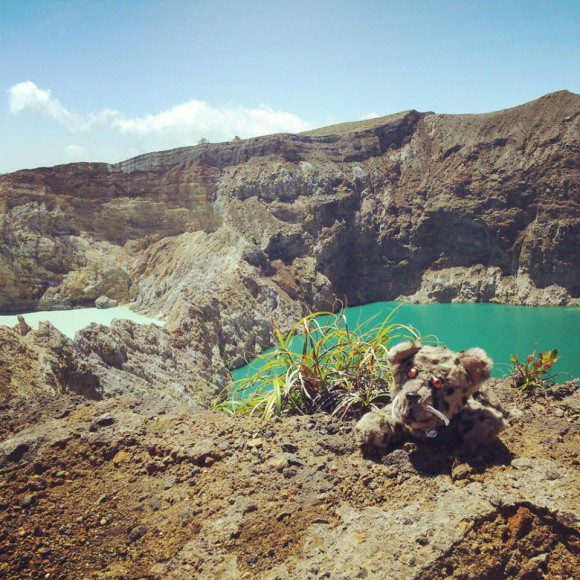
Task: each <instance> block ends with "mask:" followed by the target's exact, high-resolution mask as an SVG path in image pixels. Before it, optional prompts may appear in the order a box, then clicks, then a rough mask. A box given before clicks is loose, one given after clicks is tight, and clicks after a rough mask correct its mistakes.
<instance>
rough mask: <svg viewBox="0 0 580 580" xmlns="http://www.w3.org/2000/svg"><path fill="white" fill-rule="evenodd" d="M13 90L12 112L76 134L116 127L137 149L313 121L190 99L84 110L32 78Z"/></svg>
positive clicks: (303, 126) (294, 128)
mask: <svg viewBox="0 0 580 580" xmlns="http://www.w3.org/2000/svg"><path fill="white" fill-rule="evenodd" d="M9 92H10V111H11V113H13V114H14V115H18V114H29V113H32V114H37V115H42V116H44V117H47V118H50V119H53V120H54V121H56V122H58V123H59V124H61V125H62V126H63V127H64V128H65V129H67V131H69V132H71V133H75V134H79V133H87V132H96V131H99V132H102V131H105V132H107V131H108V132H111V131H112V132H114V133H116V134H119V135H121V136H124V137H126V138H129V139H130V140H131V141H132V144H133V146H134V147H135V146H136V147H138V148H139V149H143V148H144V147H146V146H149V147H151V148H152V149H154V148H161V147H175V146H179V145H193V144H195V143H197V141H198V140H199V139H200V138H202V137H205V138H207V139H210V140H212V141H216V140H217V141H223V140H228V139H231V138H233V137H234V135H239V136H240V137H256V136H258V135H266V134H269V133H279V132H290V133H296V132H299V131H305V130H307V129H309V127H310V126H309V124H308V123H307V122H306V121H304V120H303V119H301V118H300V117H298V116H297V115H294V114H292V113H288V112H285V111H275V110H273V109H271V108H269V107H266V106H260V107H257V108H249V109H248V108H243V107H236V108H228V107H213V106H211V105H209V104H208V103H206V102H204V101H198V100H191V101H188V102H186V103H182V104H179V105H175V106H173V107H171V108H170V109H167V110H165V111H161V112H159V113H156V114H149V115H145V116H143V117H127V116H125V115H123V114H122V113H120V112H119V111H116V110H114V109H104V110H103V111H100V112H97V113H90V114H88V115H81V114H78V113H75V112H73V111H70V110H69V109H67V108H66V107H64V106H63V105H62V104H61V103H60V102H59V101H58V100H57V99H56V98H54V97H53V96H52V92H51V91H50V89H41V88H39V87H38V86H37V85H36V84H35V83H33V82H31V81H26V82H22V83H18V84H16V85H14V86H13V87H11V88H10V91H9ZM77 147H78V146H76V145H71V146H69V147H67V154H69V155H71V156H73V155H77V154H78V155H80V151H79V150H78V148H77ZM83 152H84V151H83Z"/></svg>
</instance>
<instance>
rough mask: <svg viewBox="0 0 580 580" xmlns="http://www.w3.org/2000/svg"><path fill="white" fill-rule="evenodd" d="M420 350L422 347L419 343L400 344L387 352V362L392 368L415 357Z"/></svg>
mask: <svg viewBox="0 0 580 580" xmlns="http://www.w3.org/2000/svg"><path fill="white" fill-rule="evenodd" d="M422 348H423V345H422V344H421V343H420V342H400V343H399V344H397V345H396V346H394V347H393V348H391V349H390V350H389V354H388V355H387V361H388V363H389V364H390V365H391V367H393V368H394V367H396V366H398V365H400V364H401V363H402V362H403V361H406V360H407V359H410V358H411V357H412V356H415V355H416V354H417V353H418V352H419V351H420V350H421V349H422Z"/></svg>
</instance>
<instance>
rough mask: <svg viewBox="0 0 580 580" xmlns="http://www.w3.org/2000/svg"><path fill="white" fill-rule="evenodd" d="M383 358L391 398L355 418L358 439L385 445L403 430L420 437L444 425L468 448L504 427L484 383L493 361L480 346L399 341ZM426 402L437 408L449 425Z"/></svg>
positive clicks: (489, 440)
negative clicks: (389, 373)
mask: <svg viewBox="0 0 580 580" xmlns="http://www.w3.org/2000/svg"><path fill="white" fill-rule="evenodd" d="M388 361H389V364H390V365H391V368H392V370H393V376H394V385H393V400H392V402H391V404H390V405H388V406H386V407H384V408H382V409H380V410H378V411H371V412H370V413H367V414H366V415H364V416H363V417H362V418H361V419H360V421H359V422H358V423H357V425H356V430H355V432H356V437H357V440H358V442H359V444H360V445H363V446H368V445H371V446H374V447H387V446H388V445H389V443H391V442H392V441H393V440H394V439H397V438H399V439H400V438H403V437H404V436H406V435H407V436H413V437H417V438H422V437H425V436H426V434H427V433H428V432H430V431H431V432H432V431H433V430H436V429H441V428H446V429H452V430H453V431H454V433H455V434H456V435H457V438H458V439H459V440H461V441H462V442H464V443H465V444H466V445H467V446H469V447H471V448H473V447H477V446H479V445H482V444H486V443H490V442H491V441H492V440H493V439H495V438H496V437H497V435H498V434H499V433H500V432H501V431H503V429H504V427H505V425H504V421H503V415H502V413H501V411H500V410H499V406H498V405H497V403H496V401H494V400H493V399H492V396H491V393H490V392H489V391H488V390H487V389H485V387H484V383H485V381H486V380H487V379H488V378H489V375H490V371H491V368H492V365H493V363H492V361H491V359H490V358H489V356H488V355H487V353H486V352H485V351H484V350H482V349H481V348H470V349H468V350H465V351H462V352H454V351H451V350H449V349H448V348H446V347H444V346H423V345H422V344H421V343H419V342H403V343H400V344H398V345H397V346H395V347H393V348H392V349H391V350H390V351H389V355H388ZM436 379H438V380H436ZM439 381H440V383H439ZM438 385H439V388H437V386H438ZM429 407H433V408H434V409H436V410H437V411H438V412H439V413H442V414H443V415H444V416H445V417H446V418H447V419H448V422H449V426H448V427H446V426H445V422H444V421H443V419H442V418H441V417H439V416H437V414H436V413H434V412H433V411H432V410H430V409H429Z"/></svg>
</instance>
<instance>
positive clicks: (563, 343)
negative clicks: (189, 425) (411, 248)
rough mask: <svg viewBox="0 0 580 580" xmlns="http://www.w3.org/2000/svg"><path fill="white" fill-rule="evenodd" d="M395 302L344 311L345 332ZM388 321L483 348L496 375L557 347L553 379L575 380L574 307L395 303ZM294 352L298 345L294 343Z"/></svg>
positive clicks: (578, 341) (578, 318)
mask: <svg viewBox="0 0 580 580" xmlns="http://www.w3.org/2000/svg"><path fill="white" fill-rule="evenodd" d="M398 305H399V304H398V303H397V302H375V303H373V304H366V305H364V306H355V307H353V308H348V309H347V310H346V318H347V322H348V325H349V328H350V329H351V330H352V329H354V328H356V327H362V328H363V330H364V329H366V328H369V327H370V326H372V327H374V326H377V325H380V323H381V322H382V321H383V320H384V319H385V318H386V316H387V315H388V314H389V313H390V312H391V311H392V310H393V309H394V308H395V307H396V306H398ZM393 321H394V322H399V323H403V324H409V325H411V326H413V327H414V328H415V329H416V330H417V331H418V332H419V334H420V335H421V336H425V337H427V336H429V338H430V339H431V340H429V341H428V342H433V340H432V339H433V337H437V339H439V341H440V343H441V344H444V345H446V346H447V347H449V348H450V349H452V350H464V349H466V348H469V347H472V346H480V347H482V348H483V349H485V350H486V351H487V352H488V354H489V355H490V356H491V357H492V359H493V361H494V363H495V364H494V369H493V372H492V375H493V376H495V377H501V376H503V375H504V374H506V373H507V371H508V368H509V356H510V355H511V354H517V355H518V356H519V357H520V359H522V358H525V357H526V356H527V355H528V354H530V353H532V352H533V351H534V348H535V347H537V349H538V350H539V351H540V352H544V351H546V350H550V349H552V348H557V349H558V352H559V357H560V360H559V361H558V363H557V364H556V365H555V366H554V368H553V370H554V372H559V373H566V374H565V375H564V374H563V375H560V376H559V377H558V381H559V382H562V381H565V380H569V379H570V378H571V377H574V378H575V377H579V376H580V308H573V307H570V308H566V307H554V308H530V307H526V306H504V305H500V304H407V303H404V304H402V305H400V307H399V309H398V310H397V311H396V313H395V314H394V316H393ZM297 348H299V346H298V345H297ZM260 366H261V364H260V360H259V359H256V360H255V361H251V362H250V364H248V365H245V366H243V367H241V368H238V369H235V370H234V371H232V375H233V376H234V379H236V380H237V379H241V378H245V377H248V376H251V375H252V374H253V373H255V372H256V370H258V368H259V367H260Z"/></svg>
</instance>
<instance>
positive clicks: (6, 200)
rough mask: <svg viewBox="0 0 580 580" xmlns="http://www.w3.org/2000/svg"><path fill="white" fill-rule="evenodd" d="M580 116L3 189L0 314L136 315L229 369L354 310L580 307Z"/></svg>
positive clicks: (219, 152) (283, 139)
mask: <svg viewBox="0 0 580 580" xmlns="http://www.w3.org/2000/svg"><path fill="white" fill-rule="evenodd" d="M579 112H580V96H578V95H575V94H573V93H569V92H566V91H563V92H559V93H554V94H551V95H547V96H545V97H542V98H541V99H538V100H537V101H533V102H531V103H527V104H525V105H522V106H520V107H516V108H513V109H509V110H505V111H499V112H496V113H490V114H485V115H436V114H434V113H418V112H416V111H407V112H404V113H401V114H398V115H394V116H391V117H387V118H383V119H378V120H373V121H372V122H370V121H367V122H364V123H363V124H358V125H357V124H346V125H344V126H339V127H331V128H327V129H321V130H317V131H314V132H310V133H307V134H302V135H273V136H267V137H261V138H257V139H249V140H245V141H236V142H232V143H222V144H215V145H213V144H209V145H203V146H198V147H189V148H181V149H175V150H172V151H166V152H160V153H153V154H148V155H143V156H140V157H136V158H135V159H132V160H129V161H126V162H123V163H119V164H115V165H107V164H95V163H81V164H70V165H63V166H59V167H54V168H44V169H36V170H24V171H19V172H16V173H13V174H9V175H4V176H0V310H3V311H15V310H25V309H36V308H45V309H56V308H65V307H72V306H83V305H93V304H94V301H95V300H97V299H99V297H100V296H103V295H104V296H107V297H108V298H110V299H111V300H116V301H118V302H119V303H126V302H133V303H134V304H135V305H136V307H137V308H139V309H142V310H144V311H145V312H147V313H149V314H151V315H157V316H160V317H161V318H163V319H164V320H165V321H166V322H167V325H166V329H167V331H168V333H169V334H170V335H171V339H169V338H168V339H167V340H172V341H176V342H178V343H179V345H180V348H182V349H184V350H191V351H192V352H194V353H202V355H203V357H205V359H207V360H209V361H210V362H211V365H213V368H214V369H215V368H219V367H220V366H221V365H225V366H226V367H230V368H231V367H232V366H236V365H238V364H241V363H243V362H244V360H245V359H246V358H247V357H251V356H253V355H254V354H256V353H257V352H261V351H262V350H263V349H264V348H266V347H267V346H269V345H270V341H271V327H272V325H276V326H278V327H281V328H283V329H284V328H287V327H288V326H290V325H291V324H292V323H293V322H295V321H296V319H297V318H299V317H300V316H301V315H302V314H304V313H305V312H307V311H311V310H320V309H326V308H329V307H331V306H332V304H333V303H334V301H335V299H337V298H340V299H346V300H347V301H348V303H349V304H350V305H354V304H359V303H365V302H371V301H375V300H388V299H395V298H397V297H401V296H402V297H407V299H411V300H416V301H422V302H429V301H499V302H506V303H515V304H528V305H562V304H577V300H578V296H579V283H578V272H580V262H579V260H580V258H579V256H580V253H579V252H578V251H577V248H578V241H579V227H578V225H579V223H580V219H579V213H578V192H579V183H580V180H579V177H578V135H579V119H580V115H579ZM192 356H193V355H192Z"/></svg>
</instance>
